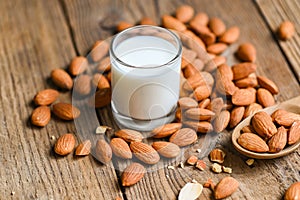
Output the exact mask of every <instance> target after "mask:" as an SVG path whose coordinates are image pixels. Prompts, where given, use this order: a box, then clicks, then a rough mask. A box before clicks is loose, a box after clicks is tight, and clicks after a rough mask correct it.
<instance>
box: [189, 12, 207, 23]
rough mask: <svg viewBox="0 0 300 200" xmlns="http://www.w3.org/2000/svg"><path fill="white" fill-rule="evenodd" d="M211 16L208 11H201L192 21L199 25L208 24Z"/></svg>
mask: <svg viewBox="0 0 300 200" xmlns="http://www.w3.org/2000/svg"><path fill="white" fill-rule="evenodd" d="M208 21H209V17H208V15H207V14H206V13H204V12H200V13H197V14H196V15H195V17H194V18H193V19H192V20H191V21H190V23H194V24H197V25H198V26H207V24H208Z"/></svg>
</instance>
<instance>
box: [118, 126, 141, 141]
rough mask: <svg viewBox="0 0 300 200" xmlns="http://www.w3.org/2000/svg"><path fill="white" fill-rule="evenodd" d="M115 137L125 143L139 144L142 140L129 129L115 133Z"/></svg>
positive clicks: (138, 133)
mask: <svg viewBox="0 0 300 200" xmlns="http://www.w3.org/2000/svg"><path fill="white" fill-rule="evenodd" d="M115 135H116V136H117V137H119V138H122V139H123V140H125V141H126V142H141V141H142V140H143V138H144V136H143V135H142V134H141V133H140V132H138V131H134V130H130V129H121V130H119V131H117V132H115Z"/></svg>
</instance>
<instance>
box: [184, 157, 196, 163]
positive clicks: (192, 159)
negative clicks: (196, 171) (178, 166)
mask: <svg viewBox="0 0 300 200" xmlns="http://www.w3.org/2000/svg"><path fill="white" fill-rule="evenodd" d="M197 161H198V158H197V157H196V156H190V157H189V158H188V159H187V161H186V162H187V164H189V165H195V164H196V163H197Z"/></svg>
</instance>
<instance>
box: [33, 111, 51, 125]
mask: <svg viewBox="0 0 300 200" xmlns="http://www.w3.org/2000/svg"><path fill="white" fill-rule="evenodd" d="M50 119H51V111H50V108H49V107H47V106H39V107H37V108H36V109H34V110H33V111H32V114H31V123H32V124H33V125H36V126H41V127H43V126H46V125H47V124H48V123H49V121H50Z"/></svg>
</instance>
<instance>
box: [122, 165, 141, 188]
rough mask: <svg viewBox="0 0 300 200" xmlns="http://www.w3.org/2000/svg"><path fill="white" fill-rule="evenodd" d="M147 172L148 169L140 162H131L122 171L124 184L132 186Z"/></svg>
mask: <svg viewBox="0 0 300 200" xmlns="http://www.w3.org/2000/svg"><path fill="white" fill-rule="evenodd" d="M145 173H146V169H145V167H144V166H143V165H141V164H139V163H135V162H134V163H131V164H130V165H129V166H128V167H126V168H125V170H124V171H123V173H122V176H121V182H122V186H131V185H134V184H136V183H137V182H138V181H140V180H141V179H142V178H143V177H144V175H145Z"/></svg>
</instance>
